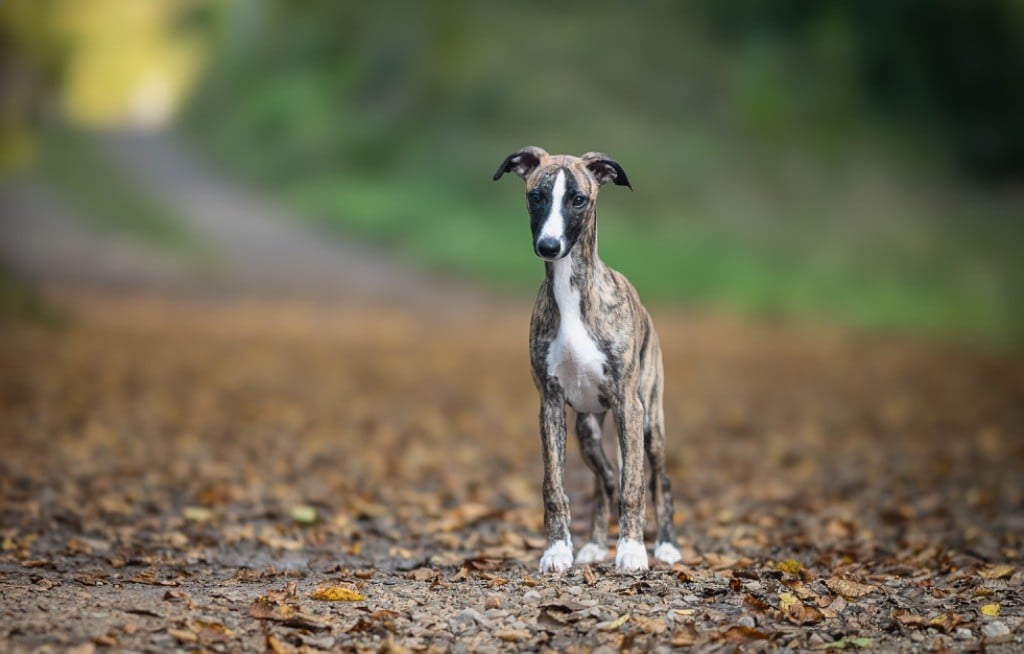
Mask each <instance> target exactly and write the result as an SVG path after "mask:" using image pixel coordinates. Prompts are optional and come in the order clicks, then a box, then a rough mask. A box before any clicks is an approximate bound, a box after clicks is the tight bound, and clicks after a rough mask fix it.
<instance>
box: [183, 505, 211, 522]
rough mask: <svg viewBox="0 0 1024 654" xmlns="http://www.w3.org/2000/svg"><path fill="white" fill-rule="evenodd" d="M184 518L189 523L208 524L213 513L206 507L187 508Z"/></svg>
mask: <svg viewBox="0 0 1024 654" xmlns="http://www.w3.org/2000/svg"><path fill="white" fill-rule="evenodd" d="M182 516H183V517H184V518H185V519H186V520H188V521H189V522H206V521H207V520H209V519H210V518H212V517H213V511H211V510H210V509H208V508H206V507H205V506H186V507H185V510H184V511H182Z"/></svg>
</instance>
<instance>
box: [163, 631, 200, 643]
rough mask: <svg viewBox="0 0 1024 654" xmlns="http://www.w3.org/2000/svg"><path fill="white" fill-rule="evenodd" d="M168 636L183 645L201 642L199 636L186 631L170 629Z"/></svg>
mask: <svg viewBox="0 0 1024 654" xmlns="http://www.w3.org/2000/svg"><path fill="white" fill-rule="evenodd" d="M167 634H168V635H170V636H171V637H172V638H174V640H176V641H178V642H179V643H182V644H185V643H194V642H196V641H198V640H199V636H197V635H196V634H194V633H192V632H191V631H188V630H186V629H168V630H167Z"/></svg>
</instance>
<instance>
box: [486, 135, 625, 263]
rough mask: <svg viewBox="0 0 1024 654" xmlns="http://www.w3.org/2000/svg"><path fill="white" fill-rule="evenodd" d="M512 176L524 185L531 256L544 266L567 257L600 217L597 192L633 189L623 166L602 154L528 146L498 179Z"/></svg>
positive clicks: (512, 157) (502, 167)
mask: <svg viewBox="0 0 1024 654" xmlns="http://www.w3.org/2000/svg"><path fill="white" fill-rule="evenodd" d="M508 172H513V173H515V174H517V175H519V176H520V177H522V178H523V179H524V180H525V181H526V206H527V208H528V209H529V211H530V229H532V230H533V251H534V252H536V253H537V256H538V257H541V258H542V259H544V260H545V261H554V260H555V259H560V258H562V257H564V256H565V255H567V254H569V251H570V250H572V247H573V246H574V245H575V244H576V240H577V239H579V237H580V234H581V233H583V231H584V229H585V228H587V227H588V226H589V225H591V224H592V223H593V221H594V216H595V215H596V213H595V210H594V207H595V204H596V203H597V190H598V188H600V186H601V185H602V184H605V183H607V182H615V183H616V184H618V185H619V186H629V188H631V189H632V188H633V187H632V186H631V185H630V183H629V179H628V178H627V177H626V172H625V171H624V170H622V166H620V165H619V164H617V163H616V162H615V161H613V160H611V159H609V158H608V157H607V156H606V155H604V154H602V153H600V152H588V153H587V154H585V155H583V156H582V157H573V156H571V155H564V154H559V155H551V154H548V153H547V152H545V151H544V150H542V149H541V148H538V147H536V146H532V145H528V146H526V147H525V148H523V149H522V150H519V151H518V152H513V153H512V154H510V155H509V156H508V157H506V158H505V161H503V162H501V165H500V166H498V170H497V172H495V173H494V179H500V178H501V176H502V175H504V174H505V173H508Z"/></svg>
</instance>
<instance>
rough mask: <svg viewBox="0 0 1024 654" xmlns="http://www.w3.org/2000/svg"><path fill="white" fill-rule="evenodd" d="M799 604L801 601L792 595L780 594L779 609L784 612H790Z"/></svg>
mask: <svg viewBox="0 0 1024 654" xmlns="http://www.w3.org/2000/svg"><path fill="white" fill-rule="evenodd" d="M799 603H800V600H798V599H797V598H796V596H795V595H793V594H792V593H779V608H780V609H782V610H783V611H788V610H789V609H790V607H792V606H793V605H794V604H799Z"/></svg>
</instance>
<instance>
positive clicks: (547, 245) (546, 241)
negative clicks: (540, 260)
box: [534, 236, 562, 259]
mask: <svg viewBox="0 0 1024 654" xmlns="http://www.w3.org/2000/svg"><path fill="white" fill-rule="evenodd" d="M534 249H536V250H537V254H538V255H540V256H542V257H544V258H545V259H554V258H555V257H557V256H558V255H560V254H561V253H562V240H561V239H558V238H554V237H551V236H546V237H544V238H541V239H540V240H538V241H537V243H536V245H535V248H534Z"/></svg>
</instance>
